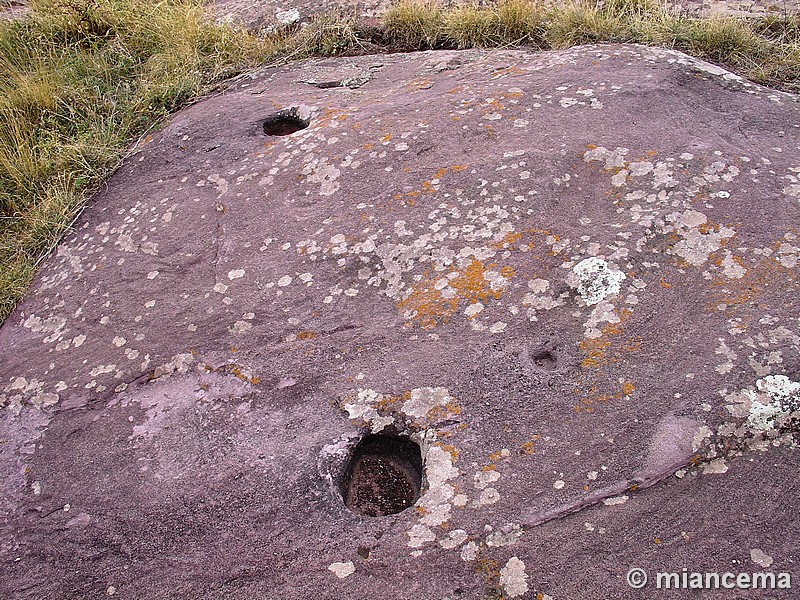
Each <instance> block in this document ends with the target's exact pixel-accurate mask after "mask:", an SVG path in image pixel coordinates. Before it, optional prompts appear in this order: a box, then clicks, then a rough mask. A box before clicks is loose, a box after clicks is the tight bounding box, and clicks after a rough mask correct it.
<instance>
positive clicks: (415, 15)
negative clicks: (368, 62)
mask: <svg viewBox="0 0 800 600" xmlns="http://www.w3.org/2000/svg"><path fill="white" fill-rule="evenodd" d="M456 10H458V9H456ZM381 25H382V26H383V29H384V33H385V36H386V39H387V41H388V42H389V43H390V44H395V45H397V46H400V47H402V48H408V49H413V50H421V49H424V48H438V47H440V44H441V42H442V39H443V28H444V25H445V20H444V10H443V9H441V8H439V6H438V5H436V4H435V3H433V2H431V1H424V2H419V1H415V0H400V2H398V3H397V4H394V5H392V6H390V7H389V8H388V9H387V10H386V12H385V13H384V14H383V17H382V18H381Z"/></svg>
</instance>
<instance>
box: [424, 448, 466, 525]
mask: <svg viewBox="0 0 800 600" xmlns="http://www.w3.org/2000/svg"><path fill="white" fill-rule="evenodd" d="M424 464H425V475H426V477H427V479H428V489H427V491H426V492H425V494H424V495H423V496H422V497H421V498H420V499H419V500H417V506H418V507H420V508H421V509H423V510H422V512H423V516H422V518H421V519H420V523H422V524H424V525H428V526H431V527H435V526H437V525H441V524H442V523H445V522H447V521H448V519H449V518H450V512H451V509H452V506H453V505H452V499H453V497H454V496H455V493H456V492H455V488H454V487H453V485H452V484H451V483H449V482H450V480H452V479H455V478H456V477H458V476H459V474H460V473H459V470H458V469H457V468H456V467H455V466H454V465H453V457H452V455H451V454H450V452H448V451H447V450H444V449H443V448H441V447H440V446H438V445H431V446H430V447H429V448H428V451H427V452H426V453H425V461H424Z"/></svg>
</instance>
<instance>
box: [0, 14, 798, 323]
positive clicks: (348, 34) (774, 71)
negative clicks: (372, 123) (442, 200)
mask: <svg viewBox="0 0 800 600" xmlns="http://www.w3.org/2000/svg"><path fill="white" fill-rule="evenodd" d="M31 9H32V10H31V14H30V15H29V16H28V17H27V18H25V19H24V20H20V21H15V22H6V21H0V322H1V321H2V320H3V319H4V318H5V317H6V316H7V315H8V314H9V313H10V312H11V310H12V309H13V308H14V306H15V305H16V303H17V302H18V301H19V299H20V298H21V296H22V294H23V293H24V292H25V290H26V289H27V287H28V286H29V284H30V282H31V280H32V278H33V276H34V274H35V272H36V268H37V266H38V265H39V264H40V263H41V261H42V260H43V259H44V258H45V257H46V256H47V255H48V254H49V252H51V251H52V249H53V247H54V246H55V244H56V243H57V242H58V240H59V239H60V238H61V236H62V235H63V234H64V232H65V231H66V230H67V229H68V227H69V225H70V223H71V222H72V221H73V219H74V218H75V216H76V215H77V214H78V212H79V211H80V209H81V207H82V206H83V205H84V203H85V200H86V198H87V197H88V196H89V195H91V194H92V193H93V192H94V191H95V190H96V189H97V188H98V186H99V185H100V184H101V183H102V182H103V181H105V179H106V178H107V177H108V176H109V175H110V173H111V172H112V171H113V170H114V169H115V168H116V166H117V165H118V164H119V162H120V160H121V159H122V157H123V156H124V154H125V152H126V149H127V148H128V147H129V146H130V144H131V143H132V142H133V141H135V140H136V139H137V138H138V137H139V136H141V135H143V134H144V133H146V132H147V131H148V130H150V129H152V128H153V127H156V126H158V124H160V123H161V122H163V121H164V120H165V119H166V118H167V117H168V116H169V115H170V114H172V113H173V112H175V111H176V110H178V109H179V108H180V107H182V106H185V105H186V104H188V103H190V102H192V101H194V100H195V99H197V98H199V97H201V96H202V95H203V94H205V93H207V92H209V91H210V90H212V89H214V87H215V86H218V85H220V83H221V82H223V81H224V80H225V79H226V78H229V77H230V76H232V75H235V74H237V73H240V72H242V71H244V70H247V69H251V68H253V67H255V66H258V65H264V64H277V63H279V62H287V61H291V60H298V59H302V58H305V57H308V56H313V55H324V56H329V55H337V54H359V53H367V52H386V51H395V50H420V49H432V48H497V47H516V46H527V47H532V48H538V49H558V48H567V47H570V46H573V45H576V44H582V43H597V42H635V43H642V44H649V45H658V46H663V47H668V48H676V49H679V50H683V51H685V52H687V53H688V54H692V55H694V56H698V57H701V58H705V59H707V60H710V61H713V62H716V63H718V64H721V65H723V66H725V67H727V68H729V69H731V70H733V71H735V72H737V73H739V74H740V75H743V76H745V77H748V78H750V79H752V80H754V81H757V82H760V83H764V84H766V85H769V86H773V87H776V88H779V89H783V90H787V91H794V92H800V17H798V16H797V15H789V14H786V15H774V16H769V17H765V18H758V19H755V18H754V19H749V20H744V19H733V18H729V19H698V18H690V17H689V16H687V15H685V14H680V13H678V12H675V11H671V10H667V9H665V8H664V7H663V6H662V5H661V4H659V3H658V2H656V1H655V0H604V1H602V2H595V1H589V0H582V1H578V2H570V1H566V2H564V3H562V4H558V5H555V6H554V5H552V4H551V5H548V6H545V5H543V4H540V3H537V2H535V1H533V0H499V1H498V2H496V3H493V4H487V5H485V6H484V5H481V6H478V5H470V4H462V5H460V6H450V7H447V8H442V7H441V6H439V5H437V4H434V3H431V2H427V1H409V0H401V1H400V2H399V3H397V4H395V5H394V6H392V7H391V8H390V9H389V10H388V11H387V12H386V13H385V14H384V16H383V17H382V19H381V21H380V24H379V25H378V26H375V25H373V26H370V27H368V26H366V25H365V24H364V23H362V22H361V21H360V20H359V18H358V17H357V15H355V14H354V13H352V12H351V13H346V12H340V13H334V14H328V15H323V16H321V17H319V18H317V19H315V20H314V21H312V22H311V23H310V24H308V25H307V26H305V27H298V26H292V27H288V28H286V27H284V28H277V29H274V30H273V32H272V33H270V34H267V35H256V34H255V33H251V32H246V31H241V30H237V29H235V28H233V27H231V26H230V25H215V24H214V23H213V22H212V21H211V20H210V19H209V18H208V17H207V15H206V14H205V12H204V10H205V9H204V7H203V6H202V5H201V4H200V0H31Z"/></svg>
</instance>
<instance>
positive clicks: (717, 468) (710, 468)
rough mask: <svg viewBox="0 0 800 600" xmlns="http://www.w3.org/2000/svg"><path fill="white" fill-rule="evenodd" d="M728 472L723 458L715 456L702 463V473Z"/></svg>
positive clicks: (716, 473) (717, 473)
mask: <svg viewBox="0 0 800 600" xmlns="http://www.w3.org/2000/svg"><path fill="white" fill-rule="evenodd" d="M727 472H728V465H726V464H725V459H724V458H716V459H714V460H712V461H711V462H709V463H706V464H705V465H703V474H704V475H719V474H722V473H727Z"/></svg>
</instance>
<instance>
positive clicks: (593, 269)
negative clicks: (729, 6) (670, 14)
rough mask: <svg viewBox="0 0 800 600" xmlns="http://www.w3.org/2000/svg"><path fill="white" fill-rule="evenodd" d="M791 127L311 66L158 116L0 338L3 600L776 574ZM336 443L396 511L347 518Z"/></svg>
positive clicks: (792, 406) (503, 59) (278, 72)
mask: <svg viewBox="0 0 800 600" xmlns="http://www.w3.org/2000/svg"><path fill="white" fill-rule="evenodd" d="M354 78H355V79H354ZM356 79H357V80H358V81H360V82H362V83H361V84H359V85H358V86H347V85H338V86H327V87H326V86H323V87H320V86H319V85H317V84H315V83H313V82H317V83H318V82H342V81H351V80H352V81H355V80H356ZM309 82H312V83H309ZM799 106H800V105H798V102H797V98H796V97H794V96H790V95H786V94H781V93H777V92H773V91H770V90H766V89H764V88H760V87H758V86H755V85H753V84H750V83H748V82H746V81H743V80H741V79H740V78H738V77H736V76H735V75H732V74H730V73H727V72H726V71H723V70H721V69H719V68H717V67H713V66H711V65H708V64H707V63H703V62H701V61H697V60H694V59H691V58H688V57H687V56H685V55H683V54H680V53H678V52H673V51H668V50H659V49H653V48H644V47H638V46H624V45H623V46H590V47H582V48H575V49H572V50H568V51H561V52H551V53H529V52H524V51H491V52H489V51H486V52H484V51H469V52H427V53H418V54H414V55H385V56H373V57H356V58H343V59H326V60H312V61H308V62H304V63H301V64H298V65H294V66H291V67H288V66H287V67H281V68H276V69H271V70H266V71H263V72H260V73H256V74H254V75H253V76H252V77H251V78H249V79H244V80H240V81H239V82H237V83H236V84H234V85H233V87H232V88H231V89H229V90H227V91H226V93H225V94H222V95H219V96H216V97H212V98H209V99H207V100H205V101H203V102H200V103H198V104H196V105H194V106H192V107H191V108H188V109H186V110H184V111H182V112H180V113H179V114H177V115H175V117H174V118H173V119H172V121H171V122H170V123H169V124H167V125H166V126H165V127H164V128H163V129H162V130H161V131H159V132H157V133H155V134H154V135H153V136H152V138H148V139H147V140H145V141H144V142H143V143H142V144H141V146H140V147H138V148H136V149H135V151H134V152H133V153H132V154H131V156H130V157H129V158H128V159H127V160H126V162H125V163H124V164H123V165H122V166H121V168H120V169H119V171H118V172H117V173H116V174H115V175H114V177H112V179H111V180H110V181H109V183H108V186H107V187H106V188H104V189H103V190H101V191H100V192H99V193H98V194H97V196H96V197H95V198H94V199H93V201H92V202H91V204H90V206H89V208H87V210H86V211H85V212H84V214H83V215H82V216H81V218H80V220H79V221H78V223H77V224H76V226H75V231H74V233H73V234H71V235H70V236H68V238H67V239H65V240H64V242H63V243H62V244H61V245H60V247H59V249H58V251H57V252H56V253H55V254H54V255H53V256H52V257H51V258H50V259H49V260H48V261H47V262H46V264H45V265H44V266H43V268H42V270H41V272H40V274H39V275H38V277H37V279H36V282H35V283H34V285H33V287H32V288H31V290H30V292H29V294H28V295H27V297H26V299H25V300H24V302H23V303H22V304H21V305H20V306H19V308H18V309H17V311H16V312H15V313H14V314H13V315H12V316H11V317H10V318H9V319H8V320H7V321H6V323H5V324H4V325H3V326H2V328H0V348H2V363H0V408H1V411H2V412H0V439H1V440H2V442H3V443H2V444H0V486H2V490H1V491H2V493H0V569H1V570H2V573H3V577H0V596H2V597H9V598H31V599H33V598H36V599H39V598H76V597H80V598H96V597H103V596H104V595H107V594H109V593H110V592H108V590H111V589H113V590H114V592H113V593H114V595H115V596H119V597H129V598H137V599H142V600H144V599H151V598H152V599H155V598H159V599H160V598H187V597H201V598H208V599H211V598H214V599H222V598H226V599H227V598H230V599H233V598H264V597H281V598H287V599H288V598H298V599H299V598H303V599H306V598H335V599H337V600H350V599H352V600H356V599H359V600H360V599H361V598H365V597H381V598H398V599H401V598H402V599H407V598H418V599H431V600H433V599H436V600H440V599H442V598H456V597H460V598H470V599H472V598H491V597H497V596H498V595H503V596H504V597H515V598H539V597H542V598H545V597H552V598H572V599H580V598H587V599H588V598H592V599H594V598H597V597H598V596H597V593H598V592H597V590H603V592H604V594H605V595H606V596H608V597H615V598H640V597H642V596H641V595H636V594H638V592H633V591H632V590H630V589H629V588H628V586H627V584H626V583H625V574H626V572H627V571H628V569H629V568H630V567H631V566H637V567H641V568H645V569H648V570H650V569H652V570H674V571H678V572H680V571H681V569H682V568H683V567H684V566H687V565H688V566H692V565H698V566H702V567H703V569H708V570H720V571H725V570H730V569H731V568H732V567H731V565H742V570H743V571H746V570H748V569H752V568H755V567H751V566H750V565H751V564H752V563H753V561H760V563H764V562H765V561H766V559H765V558H764V557H765V556H768V557H769V559H770V561H772V562H771V563H770V565H771V567H770V568H771V569H773V570H775V571H776V572H779V571H786V570H790V569H791V566H792V564H793V563H792V561H794V558H795V557H794V555H793V552H794V546H793V545H792V538H791V536H792V535H793V531H794V526H795V520H796V514H797V510H798V497H800V496H799V495H798V483H797V481H798V480H797V476H796V473H797V469H798V466H800V460H799V459H798V455H797V452H796V450H795V445H796V444H795V438H794V436H795V435H797V424H798V414H797V411H798V399H797V387H798V385H800V383H798V382H800V321H799V320H798V312H799V311H798V297H800V294H798V291H799V290H798V287H799V286H798V256H800V240H798V234H799V233H798V231H797V223H800V203H798V194H797V193H796V189H795V188H796V187H797V186H798V185H799V184H800V161H799V160H798V158H797V157H798V152H797V151H798V148H800V129H799V128H798V123H800V118H798V117H799V116H800V110H799ZM281 114H283V115H294V117H293V118H296V119H299V120H302V121H303V122H304V124H305V122H307V124H308V127H306V128H303V129H300V130H298V131H296V132H295V133H292V134H290V135H274V136H268V135H265V134H264V128H263V124H264V121H265V120H266V119H268V118H270V117H274V116H275V115H281ZM276 131H277V130H276ZM366 434H392V435H396V434H400V435H403V436H406V437H408V438H409V439H411V440H413V441H414V442H416V443H417V444H419V446H420V456H421V457H422V459H423V461H424V481H423V486H422V490H421V493H420V496H419V500H418V501H417V502H416V504H415V505H414V506H413V507H411V508H408V509H406V510H404V511H402V512H400V513H397V514H394V515H389V516H384V517H378V518H370V517H366V516H362V515H358V514H354V513H352V512H350V511H349V510H348V509H347V508H346V507H345V506H344V503H343V501H342V497H341V476H342V471H341V469H342V468H343V465H345V464H346V463H347V458H348V456H349V453H350V452H351V451H352V449H353V448H354V447H355V446H356V444H357V443H358V441H359V439H360V438H361V437H362V436H363V435H366ZM676 475H677V476H676ZM742 515H746V518H744V517H743V516H742ZM753 549H758V551H759V553H755V554H754V553H753V552H755V551H754V550H753ZM753 557H755V558H753ZM735 561H738V562H735ZM756 566H757V568H759V569H760V568H761V567H760V566H758V565H756ZM679 594H680V592H679V593H678V594H676V595H675V597H681V596H680V595H679ZM686 597H688V596H686Z"/></svg>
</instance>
